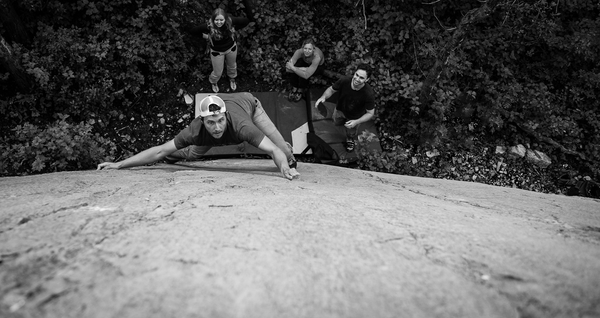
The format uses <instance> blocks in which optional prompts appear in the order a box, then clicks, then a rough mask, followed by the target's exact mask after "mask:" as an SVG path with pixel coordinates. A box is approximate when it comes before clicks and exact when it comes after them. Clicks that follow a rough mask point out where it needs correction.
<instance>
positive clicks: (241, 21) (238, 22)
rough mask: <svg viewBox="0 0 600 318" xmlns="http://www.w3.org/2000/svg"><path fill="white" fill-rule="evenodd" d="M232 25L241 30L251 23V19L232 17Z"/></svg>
mask: <svg viewBox="0 0 600 318" xmlns="http://www.w3.org/2000/svg"><path fill="white" fill-rule="evenodd" d="M231 23H232V24H233V26H235V28H236V29H238V30H241V29H243V28H244V27H246V26H247V25H248V24H249V23H250V19H248V18H246V17H232V18H231Z"/></svg>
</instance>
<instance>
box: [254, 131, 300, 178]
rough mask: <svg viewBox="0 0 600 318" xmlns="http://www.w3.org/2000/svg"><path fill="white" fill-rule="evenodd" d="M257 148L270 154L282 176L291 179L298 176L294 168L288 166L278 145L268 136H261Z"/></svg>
mask: <svg viewBox="0 0 600 318" xmlns="http://www.w3.org/2000/svg"><path fill="white" fill-rule="evenodd" d="M258 149H260V150H263V151H265V152H267V153H268V154H269V155H270V156H271V158H273V161H274V162H275V165H276V166H277V168H279V171H281V174H282V175H283V177H284V178H287V179H290V180H293V179H295V178H298V177H299V176H300V174H299V173H298V172H297V171H296V169H290V166H289V165H288V162H287V157H286V156H285V154H284V153H283V151H281V149H279V147H277V146H276V145H275V144H274V143H273V142H272V141H271V139H269V137H267V136H265V137H264V138H263V140H262V141H261V142H260V144H259V145H258Z"/></svg>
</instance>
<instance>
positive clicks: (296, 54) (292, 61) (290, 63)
mask: <svg viewBox="0 0 600 318" xmlns="http://www.w3.org/2000/svg"><path fill="white" fill-rule="evenodd" d="M301 56H302V49H298V50H296V52H294V54H292V58H291V59H289V60H288V61H287V62H286V63H285V70H286V72H288V73H294V71H293V70H292V69H293V68H294V67H295V66H294V64H296V62H297V61H298V59H299V58H300V57H301Z"/></svg>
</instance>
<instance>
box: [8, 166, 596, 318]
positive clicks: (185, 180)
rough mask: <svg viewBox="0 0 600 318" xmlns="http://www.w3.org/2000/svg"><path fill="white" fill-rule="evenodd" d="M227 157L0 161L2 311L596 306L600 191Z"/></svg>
mask: <svg viewBox="0 0 600 318" xmlns="http://www.w3.org/2000/svg"><path fill="white" fill-rule="evenodd" d="M298 170H299V171H300V173H301V174H302V176H301V178H300V179H299V180H294V181H288V180H285V179H283V178H282V177H280V175H279V172H278V171H277V169H276V168H275V167H274V165H273V163H272V161H270V160H253V159H252V160H249V159H231V160H229V159H228V160H214V161H202V162H195V163H188V164H180V165H167V164H158V165H155V166H149V167H141V168H135V169H129V170H120V171H82V172H63V173H53V174H45V175H39V176H28V177H15V178H0V257H1V258H0V316H1V317H7V318H13V317H15V318H16V317H19V318H21V317H121V318H122V317H427V318H430V317H461V318H465V317H478V318H479V317H600V307H599V305H598V304H599V303H600V301H599V300H600V275H599V274H598V273H600V248H599V247H600V212H599V211H600V201H598V200H593V199H589V198H580V197H566V196H560V195H550V194H540V193H535V192H528V191H523V190H517V189H511V188H501V187H493V186H488V185H483V184H478V183H469V182H457V181H448V180H438V179H424V178H415V177H407V176H399V175H390V174H383V173H374V172H367V171H360V170H350V169H345V168H339V167H332V166H325V165H317V164H300V165H299V169H298Z"/></svg>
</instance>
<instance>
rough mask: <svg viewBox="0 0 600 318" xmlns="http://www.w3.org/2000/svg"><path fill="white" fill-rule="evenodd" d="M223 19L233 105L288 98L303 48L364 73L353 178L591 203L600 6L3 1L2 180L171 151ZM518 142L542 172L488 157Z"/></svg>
mask: <svg viewBox="0 0 600 318" xmlns="http://www.w3.org/2000/svg"><path fill="white" fill-rule="evenodd" d="M219 6H221V7H223V8H225V9H226V10H227V11H228V12H229V13H230V14H231V15H233V16H237V17H247V18H248V19H249V20H250V23H249V24H248V25H247V26H245V27H244V28H242V29H240V30H238V36H239V38H238V43H239V47H240V52H239V54H238V71H239V74H240V75H239V77H238V83H239V86H240V87H239V89H238V90H244V91H284V90H286V89H287V88H288V87H287V84H286V81H285V80H284V78H282V75H283V69H284V65H285V61H286V60H287V59H288V58H289V57H290V56H291V55H292V52H293V51H294V50H295V49H298V48H299V47H300V45H301V42H302V40H303V39H304V38H306V37H309V36H310V37H313V38H314V39H315V40H316V42H317V46H318V47H319V48H321V49H322V50H323V52H324V53H325V57H326V61H325V67H326V69H327V70H328V71H330V72H333V73H339V74H345V75H350V74H351V72H352V70H353V68H354V67H355V66H356V65H357V64H358V63H361V62H366V63H368V64H370V65H372V66H373V69H374V72H373V75H372V78H371V80H370V82H369V83H370V85H371V86H372V87H373V89H374V90H375V92H376V107H377V111H376V124H377V126H378V128H379V131H380V136H379V138H380V140H381V144H382V148H383V149H384V151H383V152H381V153H379V152H378V153H372V152H366V151H364V149H362V150H361V149H360V148H359V154H360V161H359V163H358V167H359V168H361V169H367V170H373V171H383V172H390V173H399V174H407V175H415V176H424V177H435V178H447V179H455V180H465V181H477V182H484V183H487V184H494V185H501V186H511V187H518V188H522V189H528V190H533V191H543V192H551V193H559V192H562V193H567V194H574V195H584V196H592V197H600V189H599V188H598V183H597V182H596V181H597V180H599V177H600V170H599V168H600V164H599V159H600V112H599V111H598V110H599V103H600V101H599V100H600V3H599V2H598V1H597V0H555V1H544V0H539V1H524V0H510V1H507V0H488V1H486V2H482V1H474V0H472V1H466V0H456V1H451V0H438V1H408V0H404V1H403V0H358V1H357V0H332V1H320V0H306V1H291V0H283V1H282V0H278V1H275V0H232V1H216V0H202V1H199V0H198V1H193V0H187V1H186V0H113V1H94V0H78V1H60V0H43V1H42V0H19V1H16V0H0V41H1V45H0V116H1V117H2V121H0V138H1V139H2V140H1V145H0V175H2V176H13V175H23V174H34V173H45V172H53V171H64V170H82V169H93V168H95V166H96V164H97V163H99V162H101V161H103V160H120V159H122V158H124V157H127V156H130V155H132V154H133V153H136V152H138V151H141V150H143V149H145V148H148V147H150V146H153V145H157V144H160V143H163V142H165V141H167V140H169V139H171V138H173V137H174V136H175V135H176V134H177V132H179V131H180V130H181V129H183V128H184V127H185V126H186V125H187V124H188V123H189V122H190V121H191V119H192V118H193V109H190V108H189V107H188V106H186V105H185V104H184V103H183V102H182V99H181V96H178V93H179V91H180V89H184V90H187V91H188V92H195V91H206V92H207V91H209V88H208V87H209V85H208V75H209V74H210V71H211V64H210V60H209V58H208V57H207V56H206V54H205V47H206V43H205V42H204V41H203V40H202V39H201V37H197V36H194V35H192V34H191V33H190V32H189V31H190V29H191V28H193V27H194V26H198V25H200V24H204V23H206V20H207V19H208V17H209V16H210V13H211V12H212V11H213V10H214V9H215V8H217V7H219ZM334 80H335V79H332V78H328V77H319V78H315V79H314V80H313V85H322V86H326V85H331V84H332V83H333V81H334ZM516 145H524V146H525V147H526V148H529V149H533V150H538V151H541V152H543V153H545V154H547V155H548V156H549V157H550V158H551V160H552V164H550V166H548V167H546V168H540V167H538V166H536V165H534V164H531V163H529V162H527V161H525V160H521V159H513V158H511V157H510V156H508V155H507V154H502V153H496V148H497V147H511V146H516ZM432 154H435V155H432Z"/></svg>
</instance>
